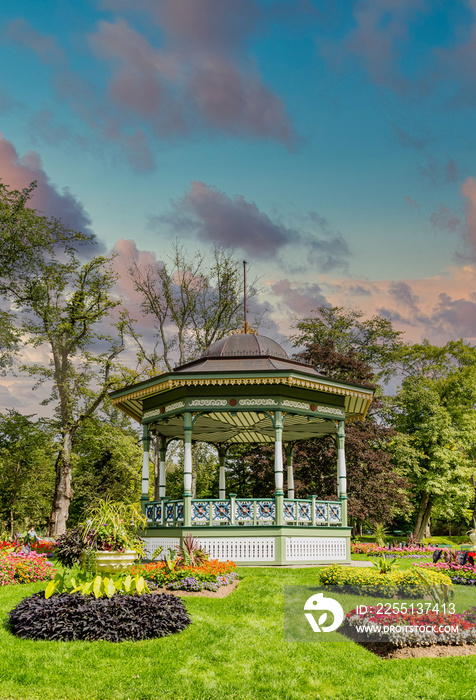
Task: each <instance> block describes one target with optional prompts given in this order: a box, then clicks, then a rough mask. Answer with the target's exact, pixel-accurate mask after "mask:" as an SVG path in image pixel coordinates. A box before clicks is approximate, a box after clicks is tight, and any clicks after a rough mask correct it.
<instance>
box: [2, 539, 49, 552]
mask: <svg viewBox="0 0 476 700" xmlns="http://www.w3.org/2000/svg"><path fill="white" fill-rule="evenodd" d="M21 546H22V543H21V542H9V541H8V540H3V541H1V542H0V554H4V553H5V552H6V553H11V552H15V551H21ZM54 546H55V543H54V542H50V541H47V540H41V539H40V540H31V541H30V542H29V547H30V548H31V549H32V550H33V551H34V552H36V553H37V554H52V553H53V549H54Z"/></svg>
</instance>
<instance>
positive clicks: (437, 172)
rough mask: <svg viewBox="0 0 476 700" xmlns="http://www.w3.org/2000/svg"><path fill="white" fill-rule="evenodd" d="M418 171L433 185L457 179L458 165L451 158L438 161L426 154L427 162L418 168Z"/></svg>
mask: <svg viewBox="0 0 476 700" xmlns="http://www.w3.org/2000/svg"><path fill="white" fill-rule="evenodd" d="M418 170H419V171H420V173H421V174H422V175H423V176H424V177H426V178H428V180H430V182H432V183H433V184H434V185H446V184H449V183H452V182H458V180H459V177H460V175H459V167H458V164H457V163H456V161H455V160H453V158H446V159H445V160H444V161H443V162H441V161H438V160H437V158H435V157H434V156H432V155H429V154H427V163H426V165H425V166H420V167H419V168H418Z"/></svg>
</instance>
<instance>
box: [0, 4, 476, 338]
mask: <svg viewBox="0 0 476 700" xmlns="http://www.w3.org/2000/svg"><path fill="white" fill-rule="evenodd" d="M0 16H1V20H2V21H1V30H0V52H1V53H0V131H1V134H2V139H1V141H0V177H1V178H2V180H3V182H4V183H6V184H7V185H9V186H12V187H15V188H18V187H21V186H25V185H26V184H28V182H30V181H31V180H33V179H37V180H38V183H39V184H38V190H37V194H36V199H35V204H36V206H37V208H38V209H41V210H43V211H44V212H45V213H47V214H49V215H56V216H60V217H62V218H64V220H65V221H67V222H68V223H70V224H71V225H73V226H74V227H75V228H84V227H86V228H89V229H90V230H92V231H94V233H95V234H96V235H97V237H98V238H99V239H100V240H101V241H102V244H103V246H104V248H105V249H106V250H107V251H116V252H118V253H119V254H120V256H122V258H123V261H124V264H127V261H128V260H130V259H131V258H134V257H135V258H136V259H138V258H139V256H140V255H141V254H143V253H144V251H146V252H149V253H150V254H151V255H152V256H155V257H156V258H157V259H161V258H164V256H165V255H166V253H167V250H168V249H169V245H170V241H171V240H174V239H175V238H176V237H177V238H178V239H179V240H181V241H182V242H183V243H184V245H185V246H186V247H187V248H189V249H190V250H191V251H193V250H195V249H196V248H201V249H203V250H207V249H208V248H209V247H210V246H211V245H212V244H213V243H216V244H218V245H227V246H233V247H234V248H235V251H236V254H237V255H238V256H239V257H243V258H246V259H247V260H249V261H250V263H251V272H252V273H253V274H254V275H260V276H261V280H262V286H263V293H262V296H261V301H262V303H263V304H266V305H267V306H268V308H269V313H268V321H269V329H270V331H269V332H270V333H274V334H275V335H277V334H279V333H284V334H286V333H288V332H289V330H290V328H291V326H292V324H293V322H294V320H293V319H296V318H297V317H300V316H303V315H307V314H309V313H310V312H311V310H312V309H313V308H315V307H316V306H318V305H320V304H321V303H329V304H338V305H345V306H355V307H357V308H361V309H363V310H364V312H365V313H366V314H367V315H372V314H374V313H381V314H384V315H386V316H388V317H389V318H391V319H392V320H393V322H394V324H395V326H396V327H397V328H399V329H400V330H403V331H405V334H406V336H405V337H406V338H407V339H408V340H412V341H418V340H421V339H422V338H423V337H429V338H430V339H431V340H432V341H433V342H437V343H442V342H445V341H446V340H447V339H449V338H453V337H457V338H458V337H464V338H467V339H468V340H470V341H473V342H474V340H475V338H476V330H475V324H476V291H475V272H476V268H475V261H476V162H475V152H476V135H475V134H476V132H475V128H474V126H475V107H476V72H475V71H474V66H475V62H476V1H475V0H466V1H464V2H463V1H462V2H452V3H448V2H443V0H435V1H432V2H431V1H429V0H353V1H351V0H345V1H344V0H342V1H341V2H338V1H337V2H336V1H333V2H330V1H329V2H323V1H322V2H321V1H318V0H296V1H293V2H290V1H287V0H226V1H225V0H134V1H133V0H88V1H87V0H83V1H77V0H76V1H75V2H74V3H73V2H66V1H64V0H61V2H60V1H59V0H58V1H56V2H54V1H53V0H24V1H23V2H21V3H2V5H1V7H0ZM128 241H129V242H128ZM121 291H122V292H123V293H124V294H125V295H126V298H127V295H128V294H130V286H128V285H127V284H124V285H123V289H122V290H121ZM277 337H279V336H277Z"/></svg>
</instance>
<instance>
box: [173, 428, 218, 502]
mask: <svg viewBox="0 0 476 700" xmlns="http://www.w3.org/2000/svg"><path fill="white" fill-rule="evenodd" d="M174 445H175V449H172V450H171V454H170V456H169V458H168V459H167V466H166V473H167V497H168V498H172V499H173V498H181V497H182V494H183V444H182V443H181V442H179V441H177V442H175V443H174ZM194 458H195V460H196V462H195V497H196V498H218V457H217V453H216V450H215V449H214V448H213V447H211V446H210V445H207V444H206V443H204V442H197V443H195V444H194Z"/></svg>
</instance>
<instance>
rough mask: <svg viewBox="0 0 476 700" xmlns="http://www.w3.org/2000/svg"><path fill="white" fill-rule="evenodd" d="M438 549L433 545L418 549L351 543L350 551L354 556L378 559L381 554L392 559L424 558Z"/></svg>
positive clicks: (408, 546) (411, 546)
mask: <svg viewBox="0 0 476 700" xmlns="http://www.w3.org/2000/svg"><path fill="white" fill-rule="evenodd" d="M436 549H437V547H434V546H432V545H425V546H423V547H417V546H415V545H405V546H403V547H380V546H379V545H378V544H375V542H351V543H350V551H351V553H352V554H366V555H367V556H368V557H378V556H380V555H381V554H391V555H392V557H414V558H417V557H418V558H423V557H427V556H430V555H431V554H433V552H434V551H435V550H436Z"/></svg>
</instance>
